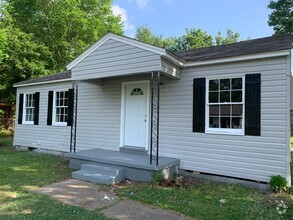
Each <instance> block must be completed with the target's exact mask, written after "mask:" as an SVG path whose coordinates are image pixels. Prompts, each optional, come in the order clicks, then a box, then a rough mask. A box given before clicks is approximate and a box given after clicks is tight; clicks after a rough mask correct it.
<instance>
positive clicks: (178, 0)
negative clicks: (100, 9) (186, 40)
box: [112, 0, 273, 40]
mask: <svg viewBox="0 0 293 220" xmlns="http://www.w3.org/2000/svg"><path fill="white" fill-rule="evenodd" d="M268 3H269V0H114V2H113V7H112V9H113V12H114V14H116V15H117V14H121V17H122V20H123V22H124V32H125V35H126V36H129V37H134V35H135V32H136V29H137V27H139V26H142V25H146V26H148V27H149V28H150V29H151V30H152V32H153V33H155V34H157V35H163V37H170V36H176V37H178V36H182V35H183V34H184V33H185V29H186V28H189V29H191V28H200V29H202V30H205V31H207V32H208V33H209V34H212V35H216V34H217V33H218V31H222V33H223V34H225V33H226V30H227V29H232V30H233V31H234V32H238V33H240V39H242V40H245V39H247V38H250V39H254V38H260V37H266V36H271V35H272V34H273V29H272V28H271V27H270V26H268V24H267V21H268V15H269V14H270V12H271V10H270V9H268V8H267V5H268Z"/></svg>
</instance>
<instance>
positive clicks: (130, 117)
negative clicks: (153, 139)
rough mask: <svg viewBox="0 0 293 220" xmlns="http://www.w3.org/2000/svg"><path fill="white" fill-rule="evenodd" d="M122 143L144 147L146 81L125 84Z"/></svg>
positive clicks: (145, 136) (146, 98)
mask: <svg viewBox="0 0 293 220" xmlns="http://www.w3.org/2000/svg"><path fill="white" fill-rule="evenodd" d="M124 91H125V112H124V113H125V115H124V145H125V146H133V147H143V148H146V143H147V121H148V120H147V106H148V105H147V101H148V94H147V92H148V88H147V84H146V83H141V84H133V85H125V90H124Z"/></svg>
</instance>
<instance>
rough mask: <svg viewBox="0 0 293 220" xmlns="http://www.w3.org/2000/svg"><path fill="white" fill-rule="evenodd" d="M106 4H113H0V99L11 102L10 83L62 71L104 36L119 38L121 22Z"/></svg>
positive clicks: (10, 0)
mask: <svg viewBox="0 0 293 220" xmlns="http://www.w3.org/2000/svg"><path fill="white" fill-rule="evenodd" d="M0 2H1V1H0ZM111 4H112V0H82V1H77V0H2V3H1V4H0V73H1V74H0V100H4V101H6V102H14V100H15V89H14V88H13V87H12V85H13V83H16V82H19V81H22V80H26V79H29V78H35V77H39V76H42V75H46V74H49V73H52V72H56V71H59V70H62V69H64V68H65V65H66V64H68V63H69V62H70V61H72V60H73V59H74V58H75V57H76V56H77V55H78V54H80V53H81V52H83V51H84V50H85V49H86V47H88V46H90V45H92V44H93V43H94V42H95V41H97V40H98V39H99V38H100V37H101V36H102V35H104V34H105V33H106V32H108V31H112V32H114V33H118V34H122V33H123V30H122V28H123V25H122V23H121V19H120V17H119V16H114V15H113V12H112V10H111ZM1 60H2V62H1Z"/></svg>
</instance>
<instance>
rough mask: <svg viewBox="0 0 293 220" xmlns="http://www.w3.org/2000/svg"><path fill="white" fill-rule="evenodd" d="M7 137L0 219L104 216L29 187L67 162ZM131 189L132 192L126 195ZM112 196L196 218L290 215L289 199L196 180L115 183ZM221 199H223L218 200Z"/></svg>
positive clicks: (0, 168)
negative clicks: (175, 184)
mask: <svg viewBox="0 0 293 220" xmlns="http://www.w3.org/2000/svg"><path fill="white" fill-rule="evenodd" d="M11 141H12V139H11V138H3V137H0V219H54V220H55V219H64V220H65V219H104V216H103V215H101V214H100V213H99V212H98V210H97V211H95V212H89V211H86V210H85V209H83V208H78V207H74V206H69V205H64V204H62V203H60V202H57V201H55V200H53V199H50V198H49V197H48V196H45V195H39V194H35V193H31V192H30V191H29V189H33V188H36V187H40V186H44V185H48V184H50V183H54V182H58V181H61V180H64V179H66V178H69V177H70V170H69V168H68V162H67V161H66V160H65V159H62V158H60V157H56V156H50V155H41V154H35V153H30V152H20V151H15V150H13V149H12V148H11ZM131 192H133V193H134V196H129V194H130V193H131ZM117 193H118V195H121V196H125V197H127V198H130V199H134V200H137V201H141V202H143V203H147V204H151V205H153V206H156V207H161V208H165V209H171V210H175V211H178V212H180V213H183V214H185V215H188V216H191V217H195V218H198V219H233V220H234V219H290V217H291V219H292V217H293V209H292V205H293V198H292V196H290V195H288V194H283V195H276V194H273V193H263V192H259V191H257V190H254V189H250V188H246V187H241V186H236V185H228V184H217V183H210V182H201V181H196V182H195V183H194V184H191V186H189V187H187V188H164V187H161V186H158V184H137V183H133V184H131V185H127V186H124V185H123V186H121V187H120V189H119V190H118V192H117ZM221 198H223V199H226V200H227V202H226V203H224V204H221V203H220V202H219V200H220V199H221ZM281 199H282V200H283V201H285V203H286V204H287V205H288V206H289V209H288V211H287V213H286V214H285V215H279V214H278V213H277V211H276V203H275V200H281Z"/></svg>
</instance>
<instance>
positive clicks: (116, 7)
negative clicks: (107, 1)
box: [112, 5, 135, 36]
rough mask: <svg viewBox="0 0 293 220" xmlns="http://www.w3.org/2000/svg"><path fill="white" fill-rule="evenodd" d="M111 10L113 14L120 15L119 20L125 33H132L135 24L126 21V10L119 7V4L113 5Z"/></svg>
mask: <svg viewBox="0 0 293 220" xmlns="http://www.w3.org/2000/svg"><path fill="white" fill-rule="evenodd" d="M112 11H113V14H114V15H116V16H118V15H120V16H121V21H122V22H123V25H124V31H125V32H126V35H128V36H129V35H133V34H134V31H135V26H134V25H133V24H131V23H130V22H129V21H128V17H127V12H126V10H125V9H124V8H121V7H120V6H119V5H113V6H112Z"/></svg>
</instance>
